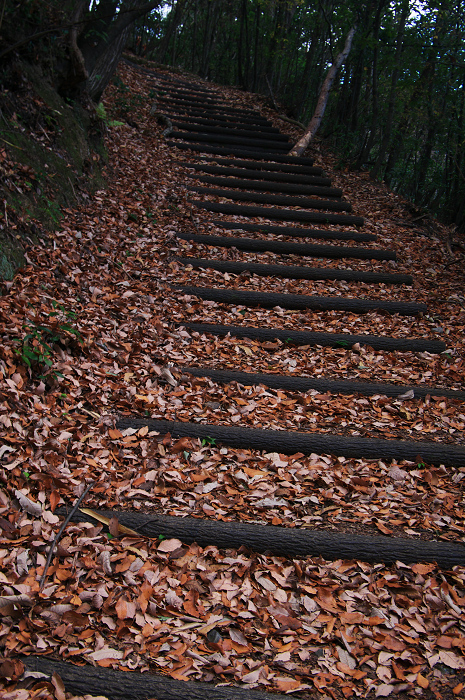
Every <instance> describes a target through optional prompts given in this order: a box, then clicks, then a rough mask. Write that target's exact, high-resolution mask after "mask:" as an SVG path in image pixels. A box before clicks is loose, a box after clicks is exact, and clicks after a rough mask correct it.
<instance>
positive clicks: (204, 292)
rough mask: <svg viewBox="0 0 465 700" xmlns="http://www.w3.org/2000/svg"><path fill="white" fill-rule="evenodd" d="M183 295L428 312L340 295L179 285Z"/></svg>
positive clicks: (312, 306) (269, 306)
mask: <svg viewBox="0 0 465 700" xmlns="http://www.w3.org/2000/svg"><path fill="white" fill-rule="evenodd" d="M173 289H176V290H177V291H179V292H181V293H182V294H190V295H192V296H195V297H197V298H198V299H206V300H208V301H215V302H217V303H218V304H239V305H240V306H247V307H250V306H252V307H253V306H261V307H262V308H264V309H272V308H274V307H275V306H280V307H281V308H283V309H301V310H305V309H314V310H316V311H328V310H331V311H346V312H352V313H357V314H366V313H370V312H372V311H386V312H387V313H390V314H400V315H402V316H418V315H419V314H425V313H426V312H427V310H428V309H427V307H426V304H418V303H414V302H402V301H385V300H384V299H363V298H355V297H344V296H341V297H337V296H327V297H326V296H325V297H319V296H309V295H306V294H281V293H279V292H253V291H251V290H242V289H227V288H223V289H221V288H220V289H216V288H214V287H194V286H190V285H188V286H181V285H179V286H178V285H176V286H174V287H173Z"/></svg>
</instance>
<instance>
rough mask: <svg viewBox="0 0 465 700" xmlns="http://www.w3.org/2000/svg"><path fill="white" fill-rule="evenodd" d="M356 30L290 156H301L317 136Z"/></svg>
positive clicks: (331, 72)
mask: <svg viewBox="0 0 465 700" xmlns="http://www.w3.org/2000/svg"><path fill="white" fill-rule="evenodd" d="M356 30H357V27H356V26H354V27H352V28H351V30H350V31H349V33H348V34H347V37H346V42H345V46H344V48H343V49H342V51H341V53H340V54H339V55H338V56H337V57H336V60H335V61H334V63H333V64H332V66H331V68H330V69H329V71H328V72H327V74H326V78H325V79H324V82H323V85H322V87H321V90H320V95H319V97H318V102H317V105H316V109H315V111H314V113H313V117H312V119H311V121H310V124H309V125H308V127H307V131H306V132H305V134H304V135H303V136H302V138H301V139H300V140H299V141H298V142H297V143H296V144H295V146H294V147H293V148H292V150H291V151H289V155H291V156H301V155H302V153H303V152H304V151H305V149H306V148H307V146H308V144H309V143H310V141H311V140H312V138H313V137H314V136H315V134H316V132H317V131H318V129H319V126H320V124H321V120H322V119H323V116H324V113H325V110H326V105H327V103H328V97H329V93H330V91H331V86H332V84H333V82H334V78H335V77H336V74H337V72H338V70H339V68H340V67H341V66H342V64H343V63H344V61H345V60H346V58H347V56H348V55H349V53H350V49H351V48H352V40H353V38H354V34H355V32H356Z"/></svg>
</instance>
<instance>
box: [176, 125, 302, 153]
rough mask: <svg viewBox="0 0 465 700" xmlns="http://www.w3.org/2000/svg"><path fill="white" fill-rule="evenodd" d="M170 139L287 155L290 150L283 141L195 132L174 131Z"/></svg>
mask: <svg viewBox="0 0 465 700" xmlns="http://www.w3.org/2000/svg"><path fill="white" fill-rule="evenodd" d="M170 138H172V139H182V140H183V141H194V142H195V143H203V142H205V143H208V144H210V143H212V144H215V143H219V144H223V143H224V144H232V145H233V146H237V147H238V148H240V147H241V146H244V147H247V146H248V147H249V148H263V149H268V150H269V151H280V152H283V153H285V152H286V151H288V150H289V144H288V143H282V142H281V141H271V140H266V139H257V138H256V137H255V138H250V139H248V138H245V137H242V136H225V135H223V134H213V133H208V134H206V133H196V132H193V131H175V130H174V131H172V132H171V133H170Z"/></svg>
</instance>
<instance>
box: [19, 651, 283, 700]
mask: <svg viewBox="0 0 465 700" xmlns="http://www.w3.org/2000/svg"><path fill="white" fill-rule="evenodd" d="M18 658H19V659H20V660H21V661H22V662H23V664H24V665H25V667H26V669H27V670H28V671H39V672H40V673H43V674H46V675H48V676H50V677H52V675H53V674H54V673H56V674H57V675H58V676H59V677H60V678H61V680H62V681H63V683H64V685H65V688H66V690H67V691H68V692H71V693H73V694H74V695H80V696H87V697H89V696H92V698H93V697H94V696H104V697H105V698H110V700H150V699H152V700H153V699H154V698H156V699H157V700H180V698H186V699H187V700H270V698H272V700H289V695H280V694H279V695H278V694H277V693H273V694H271V693H267V692H266V691H260V690H249V689H248V688H247V687H240V686H234V687H223V686H221V685H215V684H214V683H206V682H202V681H191V680H189V681H188V682H186V681H182V680H176V679H175V678H170V677H169V676H167V675H162V674H155V673H148V672H147V673H145V672H144V673H141V672H140V671H114V670H113V669H110V668H102V667H100V666H96V667H93V666H91V664H86V665H85V666H74V665H73V664H71V663H67V662H64V661H54V660H52V659H50V658H48V657H46V656H32V655H30V656H20V657H18ZM21 697H23V698H24V697H25V696H24V695H22V696H21ZM31 697H32V696H31ZM36 697H37V696H36ZM42 697H44V696H43V695H42ZM47 697H51V694H50V693H48V695H47ZM59 697H63V695H60V696H59ZM89 700H90V698H89Z"/></svg>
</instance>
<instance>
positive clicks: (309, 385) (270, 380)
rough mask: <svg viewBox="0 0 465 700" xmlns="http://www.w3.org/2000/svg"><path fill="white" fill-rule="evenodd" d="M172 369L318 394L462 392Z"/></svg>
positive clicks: (463, 396)
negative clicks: (313, 391)
mask: <svg viewBox="0 0 465 700" xmlns="http://www.w3.org/2000/svg"><path fill="white" fill-rule="evenodd" d="M175 369H177V370H179V371H180V372H183V373H185V374H191V375H192V376H194V377H207V378H209V379H212V380H213V381H214V382H218V383H221V384H229V383H230V382H237V383H238V384H242V385H243V386H259V385H263V386H266V387H269V388H270V389H284V390H285V391H292V392H294V391H295V392H299V393H305V392H307V391H311V390H312V389H314V390H316V391H318V392H319V393H320V394H325V393H327V392H330V393H331V394H349V395H351V394H361V395H362V396H376V395H377V394H380V395H381V396H388V397H390V398H394V399H395V398H398V397H399V396H402V395H403V394H405V393H406V392H409V391H412V392H413V398H414V399H423V398H425V397H426V396H437V397H446V398H449V399H456V400H457V401H465V391H460V390H458V389H457V390H454V389H444V388H443V387H438V386H424V385H419V384H408V385H406V384H404V385H401V384H381V383H373V382H361V381H359V380H358V379H320V378H318V377H315V378H314V377H302V376H299V377H295V376H294V377H293V376H289V375H285V374H255V373H252V372H233V371H230V370H228V369H209V368H206V367H190V366H189V367H188V366H184V365H178V366H177V367H176V368H175Z"/></svg>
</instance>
